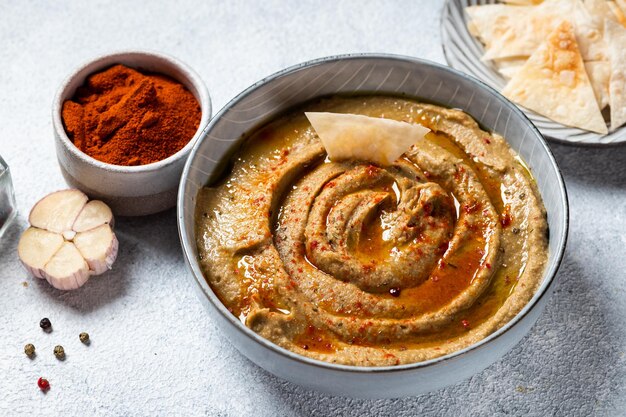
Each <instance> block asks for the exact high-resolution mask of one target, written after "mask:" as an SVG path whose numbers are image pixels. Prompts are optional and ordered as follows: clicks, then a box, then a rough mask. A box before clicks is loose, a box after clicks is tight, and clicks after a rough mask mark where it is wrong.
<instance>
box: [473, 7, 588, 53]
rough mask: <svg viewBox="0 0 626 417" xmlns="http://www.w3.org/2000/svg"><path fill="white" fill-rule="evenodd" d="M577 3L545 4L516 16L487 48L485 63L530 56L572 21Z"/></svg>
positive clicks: (508, 21) (529, 8)
mask: <svg viewBox="0 0 626 417" xmlns="http://www.w3.org/2000/svg"><path fill="white" fill-rule="evenodd" d="M576 1H577V0H546V1H544V2H543V3H541V4H540V5H539V6H530V7H528V10H527V11H525V12H523V11H521V12H518V13H516V14H515V15H514V18H513V19H511V18H509V19H508V20H507V22H506V23H507V24H508V29H507V30H506V31H504V32H503V33H501V34H500V35H499V36H498V38H496V39H492V40H491V43H490V44H489V45H487V48H486V51H485V55H484V56H483V57H482V59H483V60H491V59H499V58H509V57H512V56H524V55H527V56H528V55H531V54H532V53H533V52H534V51H535V50H536V49H537V47H538V46H539V45H540V44H541V43H542V42H543V41H544V40H545V39H546V38H547V37H548V35H550V33H552V31H553V30H554V29H555V28H556V27H557V26H558V25H559V23H561V21H562V20H563V19H568V18H571V16H572V14H573V10H574V5H575V3H576ZM482 7H485V6H482ZM508 7H512V8H520V7H524V6H508ZM500 32H502V31H501V30H500Z"/></svg>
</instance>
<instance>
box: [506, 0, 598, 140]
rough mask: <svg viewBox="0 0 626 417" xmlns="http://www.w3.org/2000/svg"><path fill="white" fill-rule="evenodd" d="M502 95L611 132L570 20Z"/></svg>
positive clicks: (571, 123) (577, 124)
mask: <svg viewBox="0 0 626 417" xmlns="http://www.w3.org/2000/svg"><path fill="white" fill-rule="evenodd" d="M544 4H545V3H544ZM502 94H504V95H505V96H506V97H508V98H509V99H511V100H513V101H515V102H516V103H518V104H520V105H522V106H524V107H527V108H529V109H531V110H534V111H536V112H537V113H540V114H543V115H545V116H547V117H549V118H550V119H552V120H554V121H557V122H559V123H562V124H564V125H568V126H574V127H578V128H581V129H585V130H591V131H593V132H597V133H602V134H606V133H608V130H607V127H606V124H605V122H604V119H603V118H602V114H601V113H600V108H599V107H598V103H597V102H596V98H595V96H594V93H593V88H592V87H591V83H590V81H589V77H588V76H587V73H586V72H585V66H584V64H583V59H582V57H581V55H580V51H579V50H578V44H577V43H576V36H575V35H574V28H573V27H572V24H571V23H570V22H568V21H563V22H562V23H561V24H560V25H559V26H558V27H557V28H556V29H555V30H554V31H553V32H552V33H551V34H550V35H549V36H548V38H547V40H546V42H545V43H542V44H541V45H540V46H539V48H537V50H536V51H535V53H533V54H532V55H531V56H530V58H528V61H526V64H524V66H523V67H522V68H521V69H520V70H519V71H518V72H517V74H515V76H514V77H513V78H512V79H511V81H509V83H508V84H507V85H506V86H505V87H504V90H503V91H502Z"/></svg>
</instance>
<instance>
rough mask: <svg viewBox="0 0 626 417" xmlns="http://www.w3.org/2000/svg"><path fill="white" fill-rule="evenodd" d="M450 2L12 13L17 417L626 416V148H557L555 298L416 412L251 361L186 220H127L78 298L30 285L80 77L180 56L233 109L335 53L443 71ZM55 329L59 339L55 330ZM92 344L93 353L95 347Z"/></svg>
mask: <svg viewBox="0 0 626 417" xmlns="http://www.w3.org/2000/svg"><path fill="white" fill-rule="evenodd" d="M442 3H443V2H442V1H436V0H433V1H418V0H413V1H409V0H407V1H378V2H374V1H356V0H355V1H319V2H311V1H306V2H302V1H286V0H285V1H282V2H281V1H276V0H266V1H263V2H257V1H195V2H191V1H186V0H177V1H175V2H171V3H164V2H158V1H154V0H153V1H145V2H139V1H134V2H124V3H117V4H116V3H113V2H111V1H101V0H90V1H74V2H65V1H63V2H58V1H28V2H27V1H14V2H9V1H3V2H0V154H1V155H2V156H3V157H4V158H5V159H6V160H7V161H8V163H9V164H10V166H11V169H12V171H13V176H14V182H15V188H16V190H17V200H18V205H19V209H20V216H19V218H18V221H17V222H16V223H15V224H14V225H13V226H12V227H11V229H10V230H9V231H8V233H7V234H6V235H5V236H4V237H3V238H2V240H1V241H0V415H3V416H5V415H6V416H17V415H27V416H45V415H51V416H52V415H81V416H83V415H85V416H87V415H89V416H92V415H93V416H99V415H113V416H143V415H185V416H204V415H206V416H248V415H253V416H303V415H304V416H307V415H316V416H339V415H348V416H414V415H454V416H470V415H471V416H474V415H485V416H501V415H538V416H539V415H562V416H589V415H602V416H604V415H609V416H614V415H624V414H626V358H625V356H624V352H625V350H626V147H619V148H611V149H589V148H585V149H581V148H574V147H567V146H561V145H553V150H554V153H555V156H556V159H557V161H558V162H559V164H560V166H561V168H562V169H563V174H564V176H565V180H566V183H567V187H568V191H569V195H570V203H571V234H570V239H569V245H568V249H567V254H566V256H565V260H564V263H563V266H562V268H561V271H560V273H559V275H558V277H557V279H558V285H557V289H556V292H555V294H554V297H553V298H552V300H551V301H550V303H549V305H548V307H547V309H546V311H545V313H544V314H543V315H542V316H541V318H540V320H539V322H538V323H537V325H536V326H535V327H534V328H533V330H532V332H531V333H530V335H529V336H528V337H526V338H525V339H524V340H523V341H522V342H521V343H520V344H519V345H518V346H517V347H516V348H515V349H513V351H511V352H510V353H509V354H508V355H506V356H505V357H504V359H502V360H501V361H499V362H497V363H496V364H495V365H493V366H491V367H490V368H488V369H487V370H486V371H484V372H482V373H480V374H478V375H476V376H474V377H473V378H472V379H470V380H467V381H465V382H462V383H460V384H458V385H456V386H452V387H449V388H447V389H443V390H440V391H436V392H433V393H431V394H428V395H424V396H421V397H417V398H405V399H398V400H384V401H361V400H350V399H344V398H334V397H330V396H324V395H320V394H317V393H315V392H310V391H306V390H304V389H301V388H299V387H297V386H294V385H292V384H290V383H287V382H284V381H281V380H279V379H277V378H275V377H273V376H271V375H269V374H267V373H266V372H264V371H262V370H261V369H259V368H257V367H256V366H255V365H254V364H252V363H251V362H249V361H248V360H246V359H245V358H243V357H242V356H241V355H240V354H239V353H238V352H237V351H236V350H235V349H234V348H233V347H232V346H230V344H229V343H228V341H227V340H225V339H224V338H223V337H222V336H221V335H220V334H219V333H218V331H217V330H216V328H215V327H214V326H213V324H212V323H211V321H210V320H208V318H207V316H206V314H205V312H204V311H203V308H202V306H201V304H200V302H199V301H198V300H197V299H196V294H195V292H194V289H193V287H192V285H191V282H190V280H189V279H188V276H187V270H186V269H185V266H184V264H183V259H182V255H181V251H180V248H179V241H178V235H177V229H176V222H175V213H174V212H173V211H170V212H167V213H163V214H160V215H155V216H151V217H146V218H141V219H119V221H118V227H117V233H118V237H119V239H120V248H121V250H120V254H119V259H118V261H117V263H116V265H115V268H114V270H113V271H112V272H110V273H108V274H107V275H105V276H102V277H100V278H92V280H91V281H90V282H89V283H88V284H87V285H85V286H84V287H83V288H81V289H80V290H78V291H75V292H67V293H64V292H60V291H56V290H54V289H52V288H51V287H50V286H48V284H47V283H46V282H42V281H39V280H36V279H33V278H30V277H28V276H27V274H26V273H25V272H24V270H23V269H22V268H21V266H20V265H19V263H18V261H17V257H16V253H15V249H16V245H17V241H18V237H19V233H20V231H21V230H23V229H24V227H25V225H26V213H27V212H28V210H29V209H30V207H31V205H32V204H33V203H34V202H35V201H36V200H38V199H39V198H40V197H41V196H43V195H44V194H46V193H48V192H50V191H53V190H56V189H59V188H62V187H64V185H65V184H64V182H63V179H62V177H61V173H60V171H59V169H58V167H57V163H56V157H55V153H54V146H53V140H52V125H51V120H50V109H51V103H52V98H53V95H54V92H55V90H56V88H57V87H58V85H59V84H60V83H61V80H62V79H63V78H64V77H65V76H67V75H68V74H69V73H70V72H71V71H72V70H73V69H74V68H75V67H76V66H77V65H79V64H81V63H83V62H84V61H86V60H89V59H91V58H93V57H95V56H97V55H98V54H101V53H105V52H108V51H112V50H116V49H128V48H147V49H154V50H158V51H163V52H165V53H169V54H172V55H175V56H177V57H179V58H180V59H182V60H183V61H185V62H187V63H188V64H190V65H191V66H192V67H194V68H195V69H196V70H197V71H198V72H199V73H200V75H201V76H202V77H203V78H204V80H205V82H206V84H207V85H208V88H209V90H210V93H211V96H212V98H213V104H214V109H215V110H219V109H220V108H221V107H222V106H223V105H224V104H225V103H226V102H227V101H228V100H229V99H231V98H232V97H233V96H234V95H236V94H237V93H238V92H239V91H241V90H242V89H244V88H245V87H247V86H249V85H250V84H252V83H253V82H255V81H257V80H259V79H261V78H263V77H264V76H266V75H269V74H271V73H273V72H274V71H277V70H279V69H281V68H284V67H285V66H288V65H292V64H296V63H298V62H301V61H305V60H308V59H312V58H317V57H321V56H325V55H332V54H339V53H348V52H360V51H363V52H364V51H369V52H389V53H398V54H406V55H413V56H419V57H422V58H427V59H431V60H434V61H438V62H443V60H444V58H443V54H442V51H441V46H440V41H439V17H440V12H441V6H442ZM23 282H27V283H28V286H27V287H25V286H24V285H23ZM44 316H47V317H49V318H50V319H51V320H52V323H53V326H54V331H53V332H52V333H51V334H44V333H43V332H41V330H40V329H39V327H38V322H39V319H41V318H42V317H44ZM81 331H88V332H89V333H90V335H91V338H92V340H93V342H92V344H91V346H89V347H86V346H83V345H82V344H81V343H80V342H79V340H78V334H79V333H80V332H81ZM28 342H31V343H34V344H35V345H36V347H37V350H38V353H39V354H38V355H37V357H36V358H35V359H34V360H29V359H27V358H26V356H25V355H24V354H23V353H22V349H23V346H24V344H25V343H28ZM56 344H62V345H64V346H65V349H66V352H67V359H66V360H65V362H58V361H57V360H56V359H55V358H54V356H53V354H52V349H53V347H54V345H56ZM40 375H45V376H47V377H48V378H49V380H50V383H51V385H52V389H51V390H50V391H49V392H48V394H46V395H44V394H42V393H41V392H40V391H39V389H38V388H37V386H36V380H37V378H38V377H39V376H40Z"/></svg>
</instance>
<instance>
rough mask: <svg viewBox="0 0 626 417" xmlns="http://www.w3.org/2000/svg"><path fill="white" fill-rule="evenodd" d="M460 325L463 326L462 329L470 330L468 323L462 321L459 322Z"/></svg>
mask: <svg viewBox="0 0 626 417" xmlns="http://www.w3.org/2000/svg"><path fill="white" fill-rule="evenodd" d="M461 324H462V325H463V328H464V329H466V330H469V328H470V324H469V321H467V320H465V319H463V320H461Z"/></svg>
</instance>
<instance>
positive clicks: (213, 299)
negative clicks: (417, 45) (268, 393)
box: [176, 53, 569, 374]
mask: <svg viewBox="0 0 626 417" xmlns="http://www.w3.org/2000/svg"><path fill="white" fill-rule="evenodd" d="M363 58H366V59H383V60H387V61H389V60H391V61H398V62H405V63H406V62H409V63H412V64H417V65H425V66H429V67H431V68H435V69H436V70H439V71H444V72H448V73H451V74H452V75H454V76H458V77H461V78H464V79H465V80H468V81H470V82H471V83H472V84H474V85H475V86H476V88H481V87H482V88H483V89H486V90H487V91H488V92H490V93H491V94H492V95H494V96H495V98H496V99H498V100H500V101H501V102H502V103H503V104H504V105H506V106H507V107H509V108H511V110H512V111H513V112H514V113H515V114H517V115H518V116H519V117H521V118H522V120H525V121H526V123H527V124H528V126H529V128H530V129H531V130H532V131H533V133H535V137H536V139H537V140H539V142H540V145H541V146H542V148H543V150H544V151H545V152H546V153H547V155H548V158H549V160H550V163H551V167H552V168H554V169H555V170H556V173H557V178H558V187H559V190H560V191H561V194H562V195H563V197H564V198H562V199H560V204H561V207H562V209H563V233H562V234H561V235H560V236H551V238H553V239H554V238H556V239H558V241H559V242H558V244H559V245H560V247H559V248H558V250H557V253H555V257H556V258H555V259H556V262H555V264H554V267H553V268H552V270H551V271H545V272H544V279H543V281H542V283H541V285H540V287H539V288H538V289H537V290H536V292H535V294H534V295H533V297H532V298H531V299H530V301H529V302H528V303H526V305H525V306H524V307H523V308H522V309H521V310H520V311H519V312H518V313H517V314H516V315H515V316H514V317H513V318H512V319H510V320H509V321H508V322H507V323H506V324H504V325H503V326H502V327H500V328H499V329H497V330H496V331H495V332H493V333H491V334H490V335H488V336H487V337H485V338H483V339H481V340H479V341H478V342H476V343H473V344H471V345H469V346H467V347H465V348H463V349H460V350H457V351H454V352H451V353H449V354H447V355H443V356H439V357H436V358H433V359H429V360H426V361H421V362H413V363H407V364H402V365H387V366H371V367H370V366H354V365H344V364H335V363H330V362H325V361H322V360H318V359H313V358H309V357H307V356H303V355H300V354H297V353H295V352H292V351H290V350H288V349H285V348H283V347H281V346H278V345H276V344H274V343H272V342H270V341H269V340H268V339H265V338H263V337H261V336H259V335H258V334H256V333H255V332H254V331H252V330H251V329H249V328H248V327H246V326H245V325H243V323H241V321H240V320H239V319H238V318H237V317H235V316H233V314H232V313H230V312H229V311H228V310H227V309H226V307H225V306H224V304H222V302H221V301H220V300H219V299H218V298H217V296H216V295H215V293H214V292H213V290H212V289H211V288H210V286H209V285H208V283H207V282H206V279H205V278H204V275H203V274H202V271H201V270H200V268H199V265H198V261H197V259H195V258H194V257H192V250H191V249H190V248H188V241H190V242H192V244H193V241H191V240H190V236H188V234H187V232H186V230H185V227H184V212H185V211H184V202H185V183H186V181H187V179H188V176H189V172H190V170H191V164H192V161H194V160H195V157H196V153H197V152H198V149H199V147H200V144H201V143H202V141H203V140H205V138H207V132H209V131H210V130H211V129H212V128H213V126H214V125H215V124H216V123H217V121H219V120H220V118H221V117H222V116H223V115H224V114H225V113H226V112H227V111H228V110H229V109H230V108H231V107H233V106H234V105H235V104H237V103H238V102H239V101H241V100H242V99H243V98H245V97H246V96H248V95H249V94H250V93H252V92H253V91H254V90H256V89H257V88H258V87H260V86H262V85H264V84H266V83H268V82H270V81H273V80H275V79H277V78H280V77H282V76H285V75H288V74H291V73H294V72H297V71H300V70H303V69H307V68H309V67H313V66H317V65H321V64H326V63H331V62H337V61H341V60H351V59H363ZM176 207H177V223H178V233H179V238H180V240H181V245H182V249H183V255H184V258H185V261H186V264H187V266H188V268H189V270H190V272H191V274H190V275H191V276H192V277H193V280H194V281H195V282H196V285H198V287H199V289H200V291H201V292H202V294H203V295H204V296H205V297H206V298H207V299H208V300H209V302H210V303H211V304H212V305H213V307H215V308H216V309H217V310H218V312H219V314H221V315H222V316H223V317H224V318H225V319H226V320H227V321H228V322H229V323H230V324H231V325H232V326H233V327H234V328H235V329H237V330H238V331H239V332H240V333H243V334H244V335H245V336H247V337H248V338H250V339H252V341H253V342H256V343H258V344H260V345H262V346H263V347H265V348H267V349H269V350H270V351H272V352H274V353H276V354H278V355H280V356H283V357H285V358H286V359H289V360H294V361H296V362H299V363H301V364H302V365H305V366H313V367H316V368H322V369H324V370H327V371H339V372H342V373H356V374H372V373H376V374H377V373H402V372H407V371H413V370H415V369H422V368H427V367H431V366H435V365H438V364H441V363H443V362H449V361H451V360H454V359H456V358H458V357H460V356H463V355H465V354H467V353H469V352H472V351H475V350H478V349H480V348H482V347H484V346H485V345H487V344H489V343H490V342H491V341H493V340H495V339H498V338H499V337H501V336H502V335H504V334H505V333H506V332H508V330H510V329H512V328H513V327H515V326H516V325H517V324H518V323H520V321H521V320H522V319H523V318H524V317H526V316H527V315H528V313H529V312H530V311H531V310H532V309H533V308H534V307H535V306H536V305H537V304H538V302H539V301H540V300H541V299H542V298H543V297H544V296H545V295H546V294H549V293H550V291H549V289H550V288H551V287H552V285H553V283H554V278H555V277H556V274H557V272H558V270H559V267H560V266H561V263H562V261H563V256H564V253H565V247H566V246H567V238H568V234H569V201H568V196H567V189H566V187H565V182H564V180H563V175H562V172H561V169H560V168H559V166H558V164H557V163H556V160H555V158H554V155H553V154H552V151H551V150H550V147H549V146H548V144H547V142H546V140H545V138H544V137H543V135H542V134H541V133H540V132H539V130H538V129H537V128H536V127H535V125H534V124H533V123H532V122H531V121H530V119H528V117H527V116H526V115H525V114H524V113H523V112H522V111H521V110H520V109H519V108H518V107H517V106H515V105H514V104H513V103H511V102H510V101H508V100H507V99H506V98H505V97H504V96H502V95H501V94H500V93H499V92H498V91H496V90H495V89H493V88H491V87H490V86H488V85H487V84H485V83H484V82H482V81H481V80H479V79H477V78H475V77H472V76H470V75H467V74H465V73H462V72H460V71H459V70H456V69H454V68H451V67H448V66H445V65H442V64H439V63H436V62H433V61H429V60H426V59H421V58H415V57H411V56H405V55H398V54H388V53H351V54H340V55H331V56H327V57H322V58H317V59H313V60H309V61H305V62H302V63H299V64H296V65H292V66H290V67H287V68H285V69H282V70H280V71H277V72H275V73H273V74H271V75H269V76H267V77H265V78H262V79H261V80H260V81H257V82H256V83H254V84H252V85H251V86H249V87H248V88H246V89H245V90H243V91H242V92H240V93H239V94H237V95H236V96H235V97H234V98H233V99H231V100H230V101H229V102H228V103H227V104H226V105H224V107H222V109H220V111H219V112H218V113H217V114H216V115H215V116H214V117H213V119H211V121H210V122H209V124H208V125H207V126H206V128H205V129H204V132H203V134H202V137H201V138H200V139H199V140H198V141H197V142H196V144H195V145H194V147H193V149H192V150H191V153H190V155H189V157H188V158H187V162H186V163H185V168H184V169H183V174H182V176H181V182H180V186H179V190H178V198H177V205H176ZM194 210H195V208H194ZM203 282H204V284H205V285H203ZM205 289H208V291H206V290H205ZM244 356H245V355H244Z"/></svg>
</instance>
